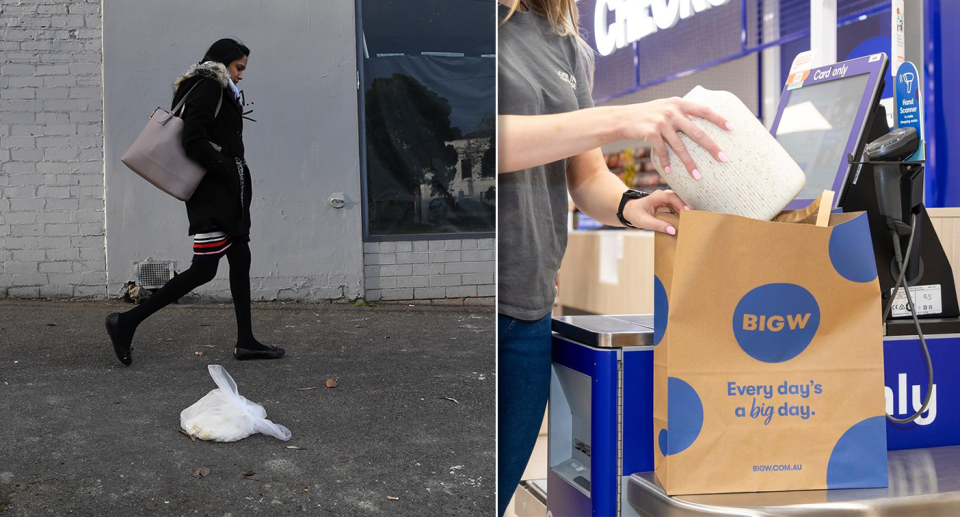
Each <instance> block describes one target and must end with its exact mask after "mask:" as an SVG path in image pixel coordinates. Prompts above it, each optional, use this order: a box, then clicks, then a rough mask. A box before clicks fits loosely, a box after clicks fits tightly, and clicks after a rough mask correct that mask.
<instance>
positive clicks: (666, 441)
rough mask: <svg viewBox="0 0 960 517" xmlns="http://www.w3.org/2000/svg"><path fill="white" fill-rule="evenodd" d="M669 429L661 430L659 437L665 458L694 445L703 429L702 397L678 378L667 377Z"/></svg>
mask: <svg viewBox="0 0 960 517" xmlns="http://www.w3.org/2000/svg"><path fill="white" fill-rule="evenodd" d="M667 427H668V428H669V429H670V430H669V431H667V429H661V430H660V434H658V435H657V445H658V446H659V447H660V453H661V454H663V455H664V456H669V455H671V454H677V453H678V452H683V451H684V450H686V449H687V447H690V446H691V445H693V442H694V441H696V439H697V437H698V436H700V429H701V428H702V427H703V402H701V401H700V395H698V394H697V390H695V389H693V386H690V385H689V384H687V383H686V382H685V381H683V380H681V379H678V378H677V377H667ZM668 436H669V438H668Z"/></svg>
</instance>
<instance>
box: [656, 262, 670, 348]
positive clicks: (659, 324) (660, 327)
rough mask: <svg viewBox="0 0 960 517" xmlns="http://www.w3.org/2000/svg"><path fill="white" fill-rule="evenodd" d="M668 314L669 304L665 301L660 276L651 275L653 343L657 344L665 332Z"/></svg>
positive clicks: (665, 296)
mask: <svg viewBox="0 0 960 517" xmlns="http://www.w3.org/2000/svg"><path fill="white" fill-rule="evenodd" d="M669 314H670V304H669V303H668V302H667V290H666V289H664V287H663V282H661V281H660V277H658V276H654V277H653V344H654V345H659V344H660V340H661V339H663V335H664V334H665V333H666V332H667V316H668V315H669Z"/></svg>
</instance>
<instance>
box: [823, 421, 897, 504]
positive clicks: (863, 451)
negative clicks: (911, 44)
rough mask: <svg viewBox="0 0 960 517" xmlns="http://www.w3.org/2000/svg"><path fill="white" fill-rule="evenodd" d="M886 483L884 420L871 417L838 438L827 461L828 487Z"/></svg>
mask: <svg viewBox="0 0 960 517" xmlns="http://www.w3.org/2000/svg"><path fill="white" fill-rule="evenodd" d="M885 486H887V422H886V419H885V418H884V417H883V416H875V417H870V418H868V419H866V420H863V421H861V422H860V423H858V424H856V425H854V426H853V427H851V428H850V429H847V432H845V433H843V436H841V437H840V439H839V440H837V445H835V446H834V447H833V452H831V453H830V462H829V463H828V464H827V488H829V489H834V488H878V487H885Z"/></svg>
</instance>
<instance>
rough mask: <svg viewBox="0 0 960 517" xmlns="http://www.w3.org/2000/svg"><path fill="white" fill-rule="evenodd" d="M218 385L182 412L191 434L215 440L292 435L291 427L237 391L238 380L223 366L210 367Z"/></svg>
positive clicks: (202, 438)
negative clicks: (272, 417) (285, 425)
mask: <svg viewBox="0 0 960 517" xmlns="http://www.w3.org/2000/svg"><path fill="white" fill-rule="evenodd" d="M207 369H208V370H209V371H210V376H211V377H213V381H214V382H216V383H217V386H219V388H217V389H215V390H211V391H210V393H207V394H206V395H204V396H203V398H201V399H200V400H198V401H197V402H196V403H195V404H194V405H192V406H190V407H188V408H187V409H184V410H183V411H181V412H180V427H182V428H183V430H184V431H186V432H187V434H189V435H190V436H196V437H197V438H200V439H201V440H211V441H214V442H236V441H238V440H242V439H244V438H246V437H248V436H250V435H251V434H254V433H263V434H266V435H269V436H273V437H274V438H277V439H279V440H283V441H287V440H289V439H290V430H289V429H287V428H286V427H284V426H282V425H277V424H274V423H273V422H271V421H269V420H267V410H266V409H263V406H261V405H260V404H257V403H255V402H250V401H249V400H247V399H246V397H243V396H242V395H240V393H238V392H237V383H235V382H234V381H233V377H230V374H229V373H227V371H226V370H224V369H223V367H222V366H220V365H216V364H211V365H209V366H208V367H207Z"/></svg>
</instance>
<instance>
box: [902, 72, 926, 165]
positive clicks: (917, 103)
mask: <svg viewBox="0 0 960 517" xmlns="http://www.w3.org/2000/svg"><path fill="white" fill-rule="evenodd" d="M894 80H895V81H896V85H895V86H896V88H895V91H896V110H897V127H912V128H914V129H916V130H917V135H918V136H919V137H920V149H918V150H917V152H916V153H915V154H914V155H913V156H911V157H910V159H909V161H922V160H924V159H925V158H926V156H925V153H924V147H925V146H924V142H925V141H926V139H925V138H924V135H923V99H922V98H921V95H920V90H921V89H922V87H923V85H922V84H921V83H920V74H919V73H917V67H916V66H914V64H913V63H911V62H910V61H905V62H904V63H903V64H902V65H900V67H899V68H897V77H896V79H894Z"/></svg>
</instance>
